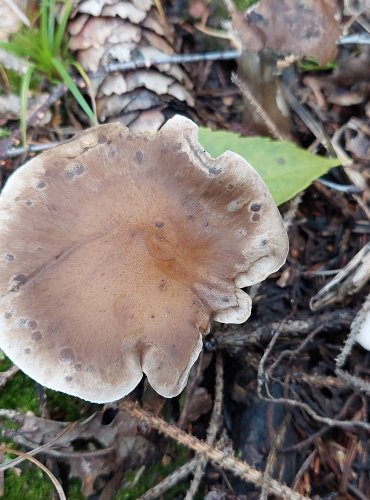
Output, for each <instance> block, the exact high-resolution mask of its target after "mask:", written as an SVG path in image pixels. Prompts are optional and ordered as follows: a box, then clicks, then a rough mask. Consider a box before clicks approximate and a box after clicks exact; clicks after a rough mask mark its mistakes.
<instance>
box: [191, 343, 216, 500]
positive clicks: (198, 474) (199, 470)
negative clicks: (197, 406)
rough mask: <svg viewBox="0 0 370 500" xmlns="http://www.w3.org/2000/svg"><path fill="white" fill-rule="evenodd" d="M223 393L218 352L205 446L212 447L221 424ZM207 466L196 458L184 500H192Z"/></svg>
mask: <svg viewBox="0 0 370 500" xmlns="http://www.w3.org/2000/svg"><path fill="white" fill-rule="evenodd" d="M223 391H224V366H223V361H222V353H221V352H220V351H218V352H217V354H216V390H215V402H214V405H213V410H212V416H211V421H210V424H209V427H208V430H207V441H206V442H207V444H209V445H211V446H212V445H213V444H214V442H215V439H216V436H217V433H218V430H219V428H220V424H221V411H222V395H223ZM206 465H207V459H206V458H205V457H203V456H201V457H198V464H197V467H196V469H195V472H194V478H193V480H192V482H191V484H190V488H189V490H188V492H187V493H186V496H185V500H193V498H194V496H195V495H196V493H197V491H198V488H199V485H200V482H201V480H202V477H203V475H204V469H205V468H206Z"/></svg>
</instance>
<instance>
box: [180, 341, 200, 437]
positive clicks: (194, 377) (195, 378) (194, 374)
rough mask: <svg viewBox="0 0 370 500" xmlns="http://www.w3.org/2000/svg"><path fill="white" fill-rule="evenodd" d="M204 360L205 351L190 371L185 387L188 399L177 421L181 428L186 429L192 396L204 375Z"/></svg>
mask: <svg viewBox="0 0 370 500" xmlns="http://www.w3.org/2000/svg"><path fill="white" fill-rule="evenodd" d="M202 362H203V351H202V352H201V353H200V356H199V358H198V361H197V363H196V365H195V366H194V368H193V370H194V371H193V370H192V371H191V372H190V376H189V382H188V385H187V387H186V389H185V391H186V399H185V403H184V407H183V409H182V412H181V415H180V417H179V419H178V421H177V425H178V426H179V427H180V428H181V429H184V428H185V427H186V424H187V415H188V411H189V406H190V405H191V398H192V395H193V392H194V391H195V389H196V387H197V386H198V385H199V383H200V382H201V377H202Z"/></svg>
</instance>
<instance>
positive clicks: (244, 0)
mask: <svg viewBox="0 0 370 500" xmlns="http://www.w3.org/2000/svg"><path fill="white" fill-rule="evenodd" d="M255 3H257V0H235V1H234V4H235V7H236V8H237V9H238V10H247V9H249V7H251V6H252V5H253V4H255Z"/></svg>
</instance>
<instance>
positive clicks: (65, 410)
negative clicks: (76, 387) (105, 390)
mask: <svg viewBox="0 0 370 500" xmlns="http://www.w3.org/2000/svg"><path fill="white" fill-rule="evenodd" d="M45 393H46V405H47V408H48V410H49V413H50V418H51V419H53V420H63V421H68V422H71V421H73V420H78V419H79V418H82V417H83V414H84V413H86V408H87V407H88V406H89V405H88V404H87V403H86V401H83V400H82V399H79V398H76V397H74V396H69V395H68V394H64V393H62V392H57V391H52V390H51V389H46V391H45Z"/></svg>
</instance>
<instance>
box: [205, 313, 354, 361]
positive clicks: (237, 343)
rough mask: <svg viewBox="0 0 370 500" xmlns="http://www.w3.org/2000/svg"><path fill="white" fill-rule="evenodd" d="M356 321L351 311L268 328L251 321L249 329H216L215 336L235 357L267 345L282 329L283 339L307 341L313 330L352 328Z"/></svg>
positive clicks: (247, 326)
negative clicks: (268, 340)
mask: <svg viewBox="0 0 370 500" xmlns="http://www.w3.org/2000/svg"><path fill="white" fill-rule="evenodd" d="M353 318H354V312H353V311H352V310H351V309H341V310H340V311H338V310H336V311H330V312H324V313H322V314H320V315H315V316H313V315H311V316H309V317H307V318H305V319H290V320H287V321H286V322H284V323H283V324H281V322H278V321H273V322H271V323H268V324H266V323H265V322H263V321H249V322H248V323H247V324H246V325H243V326H238V327H227V328H221V327H216V328H214V329H213V331H212V333H213V335H214V338H215V339H216V341H217V347H218V348H221V349H230V350H231V351H232V352H233V353H238V352H240V351H241V350H243V349H245V348H248V347H249V346H253V345H260V344H261V342H262V343H265V342H266V339H271V338H272V337H273V335H274V332H275V331H276V330H278V329H280V335H281V336H283V337H286V338H290V339H294V338H304V337H305V336H306V335H307V334H309V333H310V332H311V331H312V329H314V328H317V327H318V326H319V325H321V326H322V327H323V330H324V329H327V328H328V329H329V328H330V329H333V328H348V327H349V326H350V324H351V322H352V320H353Z"/></svg>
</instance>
